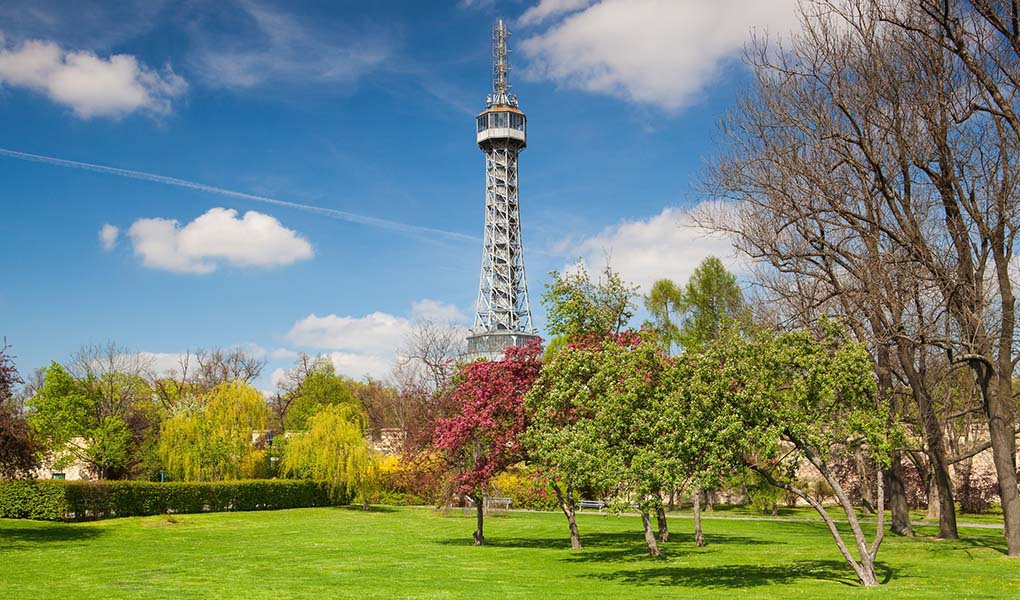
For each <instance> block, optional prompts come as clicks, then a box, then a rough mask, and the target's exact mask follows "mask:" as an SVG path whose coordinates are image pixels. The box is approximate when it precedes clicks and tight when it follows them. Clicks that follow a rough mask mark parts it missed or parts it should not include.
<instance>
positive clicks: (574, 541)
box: [552, 483, 581, 550]
mask: <svg viewBox="0 0 1020 600" xmlns="http://www.w3.org/2000/svg"><path fill="white" fill-rule="evenodd" d="M552 488H553V491H554V492H556V499H557V500H559V502H560V510H562V511H563V515H564V516H565V517H567V526H569V527H570V549H571V550H580V549H581V534H580V532H578V530H577V518H576V517H575V514H574V488H573V486H570V485H568V486H567V493H566V495H565V496H564V494H563V492H562V491H561V490H560V486H558V485H556V484H555V483H554V484H552Z"/></svg>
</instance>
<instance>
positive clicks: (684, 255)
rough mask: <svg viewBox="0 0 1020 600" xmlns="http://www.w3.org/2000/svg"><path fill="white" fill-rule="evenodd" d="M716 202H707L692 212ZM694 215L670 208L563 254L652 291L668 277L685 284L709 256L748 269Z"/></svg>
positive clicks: (574, 245)
mask: <svg viewBox="0 0 1020 600" xmlns="http://www.w3.org/2000/svg"><path fill="white" fill-rule="evenodd" d="M715 204H716V203H711V204H706V203H703V204H701V205H699V206H698V207H695V208H694V209H693V210H694V211H698V210H701V209H704V208H708V207H710V206H711V205H715ZM691 213H692V211H688V210H683V209H679V208H665V209H663V210H662V212H661V213H659V214H658V215H656V216H654V217H651V218H649V219H644V220H637V221H624V222H623V223H620V224H619V225H614V226H612V227H607V228H606V229H604V230H602V231H601V232H600V233H598V234H597V235H594V236H592V237H590V238H587V239H585V240H582V241H581V242H578V243H572V244H568V245H565V247H562V248H560V249H559V250H560V251H562V252H565V253H570V255H571V256H572V257H580V258H582V259H583V260H584V263H585V265H586V267H587V268H588V269H589V270H592V271H600V270H602V269H603V268H605V266H606V264H607V261H608V264H609V266H610V267H612V269H613V270H614V271H616V272H618V273H620V275H621V277H623V279H624V280H625V281H627V282H629V283H635V284H638V285H640V286H641V288H642V291H645V292H647V291H648V289H650V287H651V285H652V284H653V283H654V282H655V281H656V280H658V279H662V278H664V277H665V278H669V279H672V280H673V281H675V282H677V283H679V284H681V285H683V284H685V283H687V280H688V279H690V276H691V274H692V273H693V272H694V269H695V268H697V266H698V265H699V264H700V263H701V261H702V260H704V259H705V258H707V257H709V256H717V257H719V258H720V259H722V261H723V262H724V263H726V265H727V267H728V268H730V269H731V270H737V271H739V270H743V269H744V268H745V267H744V263H743V262H742V261H741V260H739V259H738V258H737V256H736V253H735V250H734V248H733V245H732V244H731V243H730V241H729V240H728V239H726V238H725V237H722V236H719V235H714V234H712V233H710V232H708V231H706V230H704V229H701V228H700V227H698V226H696V225H695V224H694V222H693V220H692V218H691Z"/></svg>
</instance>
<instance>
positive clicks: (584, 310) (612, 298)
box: [542, 261, 637, 339]
mask: <svg viewBox="0 0 1020 600" xmlns="http://www.w3.org/2000/svg"><path fill="white" fill-rule="evenodd" d="M550 275H551V276H552V283H549V284H547V285H546V290H545V293H544V294H543V295H542V303H543V304H544V305H545V307H546V329H547V330H548V331H549V333H550V334H551V335H552V336H565V337H567V338H568V339H569V338H575V337H580V336H585V335H594V336H597V337H604V336H607V335H609V334H611V333H618V332H619V331H620V330H621V329H622V328H623V327H624V326H626V324H627V323H628V322H629V321H630V318H631V317H632V316H634V303H633V301H632V298H633V297H634V294H635V293H636V292H637V288H636V287H635V286H631V285H628V284H626V283H624V281H623V280H622V279H621V278H620V275H619V274H618V273H616V272H614V271H613V270H612V269H610V268H609V267H606V270H605V271H604V272H603V277H602V279H600V280H598V281H592V279H591V276H590V275H589V274H588V270H587V269H585V267H584V263H583V262H581V261H578V263H577V265H576V266H575V267H574V269H573V270H572V271H571V272H568V273H557V272H556V271H553V272H552V273H550Z"/></svg>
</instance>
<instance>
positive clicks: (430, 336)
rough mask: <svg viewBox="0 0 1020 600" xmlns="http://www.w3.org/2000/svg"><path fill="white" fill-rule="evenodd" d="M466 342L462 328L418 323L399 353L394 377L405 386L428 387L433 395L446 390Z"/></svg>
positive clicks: (420, 321)
mask: <svg viewBox="0 0 1020 600" xmlns="http://www.w3.org/2000/svg"><path fill="white" fill-rule="evenodd" d="M465 340H466V333H465V331H464V330H463V329H462V328H460V327H454V326H452V325H444V324H440V323H436V322H434V321H428V320H419V321H416V322H415V323H414V325H413V327H412V329H411V333H410V334H409V335H408V337H407V339H406V340H405V341H404V344H403V345H402V346H401V348H400V349H399V350H398V353H397V354H398V356H399V357H400V358H399V360H398V363H397V369H396V372H395V373H394V377H395V378H397V379H398V380H399V381H400V382H403V383H409V382H411V381H414V382H415V383H416V384H418V385H425V386H427V387H428V388H429V389H430V391H431V392H436V391H438V390H442V389H444V388H446V386H447V385H448V384H449V383H450V381H451V380H452V379H453V375H454V374H455V373H456V371H457V361H458V360H459V359H460V356H461V355H462V354H463V353H464V347H465Z"/></svg>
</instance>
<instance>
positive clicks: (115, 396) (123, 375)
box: [67, 341, 152, 419]
mask: <svg viewBox="0 0 1020 600" xmlns="http://www.w3.org/2000/svg"><path fill="white" fill-rule="evenodd" d="M151 364H152V361H151V359H149V358H148V357H146V356H145V355H143V354H140V353H138V352H132V351H130V350H128V349H126V348H124V347H123V346H120V345H118V344H117V343H116V342H112V341H111V342H106V343H105V344H86V345H84V346H82V347H81V348H80V349H79V350H78V351H77V352H75V353H74V355H72V356H71V360H70V362H69V363H68V364H67V371H68V373H70V374H71V376H73V377H74V378H75V379H77V380H78V382H79V383H80V385H81V386H82V388H83V389H84V390H85V392H86V393H87V394H88V395H89V396H90V397H92V398H94V399H95V406H96V411H97V415H96V417H97V418H100V419H102V418H103V417H106V416H110V415H123V414H125V413H126V412H128V411H130V410H131V409H132V407H134V405H135V404H136V403H137V401H138V400H140V399H144V398H146V397H147V396H148V393H149V390H148V387H147V385H146V380H145V375H146V374H147V373H148V372H149V370H150V367H151Z"/></svg>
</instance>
